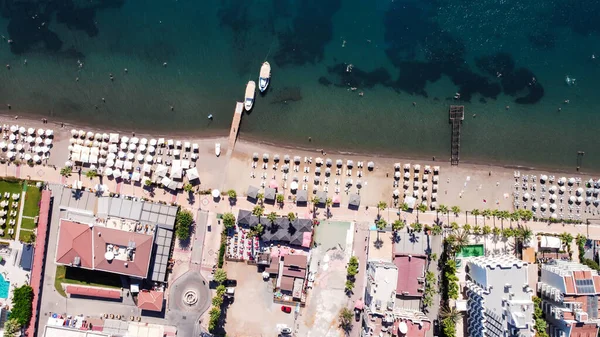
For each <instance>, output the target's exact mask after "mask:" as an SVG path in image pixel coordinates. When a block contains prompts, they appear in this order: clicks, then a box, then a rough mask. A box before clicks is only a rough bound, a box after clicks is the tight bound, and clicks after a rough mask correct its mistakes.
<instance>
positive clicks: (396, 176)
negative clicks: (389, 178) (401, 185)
mask: <svg viewBox="0 0 600 337" xmlns="http://www.w3.org/2000/svg"><path fill="white" fill-rule="evenodd" d="M394 178H395V179H396V180H398V179H400V171H396V172H394Z"/></svg>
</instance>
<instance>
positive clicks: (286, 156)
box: [283, 154, 290, 163]
mask: <svg viewBox="0 0 600 337" xmlns="http://www.w3.org/2000/svg"><path fill="white" fill-rule="evenodd" d="M283 161H284V162H285V163H289V162H290V155H289V154H286V155H285V156H283Z"/></svg>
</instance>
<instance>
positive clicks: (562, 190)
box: [559, 186, 567, 194]
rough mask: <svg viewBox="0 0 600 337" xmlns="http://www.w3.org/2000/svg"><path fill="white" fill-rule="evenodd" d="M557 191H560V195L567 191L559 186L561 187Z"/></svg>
mask: <svg viewBox="0 0 600 337" xmlns="http://www.w3.org/2000/svg"><path fill="white" fill-rule="evenodd" d="M559 190H560V193H561V194H563V193H565V191H566V190H567V188H566V187H564V186H561V187H560V188H559Z"/></svg>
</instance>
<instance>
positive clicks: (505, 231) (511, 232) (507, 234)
mask: <svg viewBox="0 0 600 337" xmlns="http://www.w3.org/2000/svg"><path fill="white" fill-rule="evenodd" d="M514 235H515V230H514V229H512V228H511V227H507V228H504V229H503V230H502V236H503V237H504V238H506V239H509V238H512V237H513V236H514Z"/></svg>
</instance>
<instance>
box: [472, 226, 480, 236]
mask: <svg viewBox="0 0 600 337" xmlns="http://www.w3.org/2000/svg"><path fill="white" fill-rule="evenodd" d="M473 234H475V235H479V234H481V227H479V225H475V226H473Z"/></svg>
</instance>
